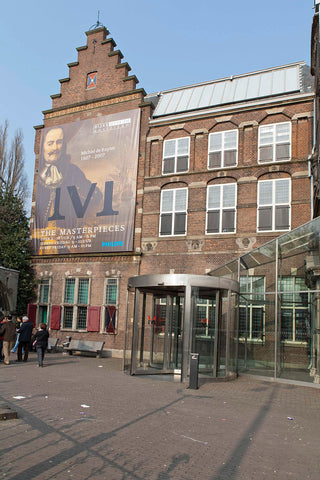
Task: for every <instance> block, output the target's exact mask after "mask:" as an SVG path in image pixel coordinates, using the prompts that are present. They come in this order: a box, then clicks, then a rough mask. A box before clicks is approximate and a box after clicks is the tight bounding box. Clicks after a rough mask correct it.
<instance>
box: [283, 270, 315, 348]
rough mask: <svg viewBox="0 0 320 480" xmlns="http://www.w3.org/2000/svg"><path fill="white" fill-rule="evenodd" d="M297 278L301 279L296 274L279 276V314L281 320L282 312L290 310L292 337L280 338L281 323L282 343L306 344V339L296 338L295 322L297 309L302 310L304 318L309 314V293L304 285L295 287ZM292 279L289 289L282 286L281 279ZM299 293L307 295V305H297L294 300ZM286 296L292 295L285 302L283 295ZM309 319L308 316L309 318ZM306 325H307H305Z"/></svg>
mask: <svg viewBox="0 0 320 480" xmlns="http://www.w3.org/2000/svg"><path fill="white" fill-rule="evenodd" d="M297 278H299V280H301V277H296V276H290V275H287V276H283V277H280V278H279V297H280V301H281V309H280V315H281V320H282V312H283V311H290V312H291V313H292V317H291V321H292V339H289V338H282V334H283V330H282V325H281V342H282V343H295V344H297V343H298V344H307V340H297V323H296V319H297V318H296V314H297V312H298V311H300V312H302V311H303V312H304V319H305V320H306V319H307V318H308V316H309V313H310V311H309V305H310V293H309V290H308V288H307V286H305V289H296V286H297ZM288 279H290V280H291V279H292V284H293V285H292V286H291V288H290V289H286V288H283V283H282V281H283V280H288ZM301 293H303V294H305V295H307V306H303V305H299V304H297V303H298V302H296V297H298V296H299V295H300V294H301ZM286 296H292V301H290V302H286V300H285V297H286ZM309 320H310V318H309ZM306 327H307V325H306ZM308 327H309V330H310V324H309V326H308ZM309 334H310V335H311V332H310V331H309Z"/></svg>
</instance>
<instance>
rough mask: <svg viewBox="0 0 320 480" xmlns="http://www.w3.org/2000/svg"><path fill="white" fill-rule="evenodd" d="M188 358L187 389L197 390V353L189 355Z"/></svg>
mask: <svg viewBox="0 0 320 480" xmlns="http://www.w3.org/2000/svg"><path fill="white" fill-rule="evenodd" d="M190 355H191V358H190V377H189V388H193V389H195V390H197V389H198V388H199V386H198V376H199V353H191V354H190Z"/></svg>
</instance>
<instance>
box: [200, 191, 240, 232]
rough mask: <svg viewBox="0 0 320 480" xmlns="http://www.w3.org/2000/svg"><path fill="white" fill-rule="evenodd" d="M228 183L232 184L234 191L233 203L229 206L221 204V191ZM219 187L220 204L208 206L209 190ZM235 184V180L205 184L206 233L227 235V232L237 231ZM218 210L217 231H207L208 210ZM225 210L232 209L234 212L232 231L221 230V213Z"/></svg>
mask: <svg viewBox="0 0 320 480" xmlns="http://www.w3.org/2000/svg"><path fill="white" fill-rule="evenodd" d="M230 185H234V187H235V193H234V204H233V205H232V206H231V207H228V206H224V205H223V191H224V188H225V187H227V186H230ZM216 188H220V206H219V207H218V208H209V191H210V190H211V189H216ZM237 190H238V189H237V184H236V183H235V182H232V183H219V184H215V185H208V186H207V199H206V235H222V234H223V235H227V234H229V235H230V234H234V233H236V231H237ZM214 211H218V212H219V231H218V232H208V224H209V221H208V216H209V215H208V214H209V213H210V212H214ZM226 211H233V212H234V229H233V231H232V232H230V231H229V232H224V231H223V213H224V212H226Z"/></svg>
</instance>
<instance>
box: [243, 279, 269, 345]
mask: <svg viewBox="0 0 320 480" xmlns="http://www.w3.org/2000/svg"><path fill="white" fill-rule="evenodd" d="M264 290H265V279H264V277H258V276H252V277H240V300H239V337H240V338H247V339H248V340H263V332H264Z"/></svg>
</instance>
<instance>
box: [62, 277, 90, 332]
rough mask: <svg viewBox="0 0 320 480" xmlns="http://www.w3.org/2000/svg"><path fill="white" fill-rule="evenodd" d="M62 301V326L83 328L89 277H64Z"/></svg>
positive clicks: (86, 312) (87, 302)
mask: <svg viewBox="0 0 320 480" xmlns="http://www.w3.org/2000/svg"><path fill="white" fill-rule="evenodd" d="M63 303H64V306H63V327H64V328H68V329H73V330H85V329H86V328H87V316H88V304H89V278H66V280H65V286H64V299H63Z"/></svg>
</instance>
